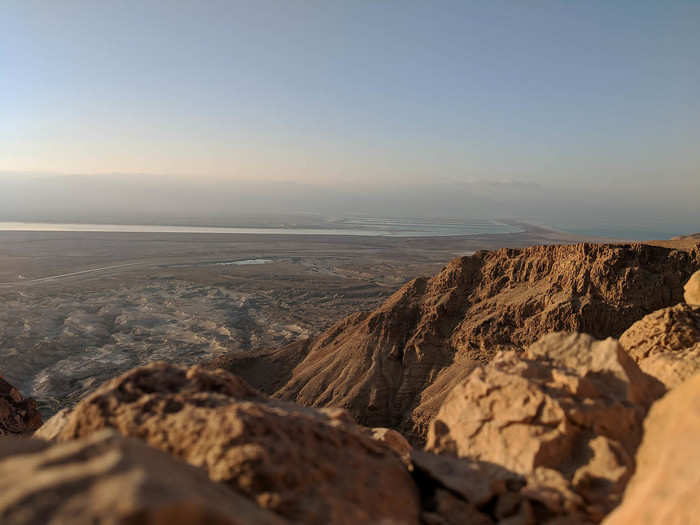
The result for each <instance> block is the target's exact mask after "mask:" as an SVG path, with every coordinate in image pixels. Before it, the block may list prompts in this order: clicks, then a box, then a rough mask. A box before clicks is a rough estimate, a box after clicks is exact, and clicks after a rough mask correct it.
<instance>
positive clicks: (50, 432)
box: [34, 408, 70, 441]
mask: <svg viewBox="0 0 700 525" xmlns="http://www.w3.org/2000/svg"><path fill="white" fill-rule="evenodd" d="M68 414H70V409H68V408H62V409H61V410H59V411H58V412H56V413H55V414H54V415H53V416H51V417H50V418H49V419H47V420H46V421H45V422H44V424H43V425H41V426H40V427H39V428H38V429H37V430H36V431H35V432H34V437H36V438H39V439H45V440H46V441H52V440H54V439H55V438H56V436H57V435H58V433H59V432H60V431H61V429H62V428H63V427H64V426H65V424H66V421H68Z"/></svg>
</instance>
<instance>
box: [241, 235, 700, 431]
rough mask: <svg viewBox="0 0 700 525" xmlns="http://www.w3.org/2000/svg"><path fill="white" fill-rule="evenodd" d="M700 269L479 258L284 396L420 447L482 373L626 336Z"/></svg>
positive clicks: (395, 305) (661, 255)
mask: <svg viewBox="0 0 700 525" xmlns="http://www.w3.org/2000/svg"><path fill="white" fill-rule="evenodd" d="M698 268H700V247H698V246H696V247H694V248H692V249H690V250H688V251H681V250H673V249H669V248H664V247H660V246H649V245H642V244H633V245H594V244H577V245H568V246H535V247H530V248H525V249H502V250H496V251H492V252H477V253H475V254H474V255H473V256H469V257H462V258H459V259H455V260H453V261H452V262H450V264H448V265H447V266H446V267H445V268H444V269H443V270H442V271H441V272H440V273H438V274H437V275H435V276H434V277H432V278H429V279H428V278H419V279H416V280H413V281H411V282H410V283H408V284H406V285H405V286H404V287H403V288H401V289H400V290H399V291H398V292H396V293H395V294H394V295H393V296H391V297H390V298H389V299H388V300H387V301H386V302H385V303H384V304H383V305H382V306H381V307H380V308H378V309H377V310H375V311H374V312H371V313H358V314H354V315H351V316H349V317H348V318H346V319H345V320H343V321H341V322H340V323H338V324H336V325H335V326H334V327H332V328H331V329H329V330H328V331H326V332H325V333H324V334H322V335H321V336H320V337H318V338H317V339H316V340H314V341H312V342H311V343H310V345H309V346H308V347H307V349H308V351H307V352H304V353H305V356H304V358H303V359H302V360H301V362H300V363H299V364H298V365H297V366H296V367H295V368H294V370H293V371H292V374H291V378H290V379H289V381H288V382H287V384H286V385H284V386H283V387H282V388H280V389H279V390H278V391H277V392H276V394H275V395H276V396H277V397H279V398H282V399H287V400H294V401H297V402H299V403H301V404H304V405H310V406H339V407H343V408H347V409H348V410H349V411H350V412H351V413H352V415H353V416H354V417H355V418H356V419H357V420H358V421H359V422H360V423H362V424H364V425H367V426H389V427H394V428H400V429H401V430H402V431H404V432H405V433H406V434H408V435H409V436H412V437H414V438H419V439H420V438H422V437H423V436H424V435H425V432H426V430H427V424H428V423H429V420H430V418H432V417H433V416H434V415H435V413H436V412H437V410H438V408H439V406H440V404H441V402H442V400H443V399H444V397H445V395H446V394H447V392H448V391H449V390H450V389H451V387H453V386H454V385H455V384H456V383H457V382H459V381H460V380H461V379H463V378H464V377H465V375H466V374H468V373H469V371H470V370H471V369H472V368H473V367H474V366H475V364H476V363H479V362H487V361H489V360H490V358H491V357H492V356H493V355H494V354H495V353H496V352H497V351H498V350H504V349H516V350H518V349H522V348H524V347H525V346H527V345H529V344H531V343H533V342H534V341H536V340H537V339H538V338H539V337H540V336H542V335H544V334H546V333H549V332H553V331H560V330H565V331H577V332H585V333H588V334H591V335H593V336H594V337H597V338H605V337H609V336H613V337H618V336H619V335H620V334H621V333H622V332H623V331H624V330H625V329H626V328H628V327H629V326H630V325H631V324H632V323H634V322H635V321H637V320H638V319H640V318H642V317H643V316H644V315H646V314H648V313H650V312H652V311H654V310H657V309H659V308H663V307H666V306H671V305H674V304H676V303H678V302H680V301H681V300H682V297H683V284H684V283H685V282H686V281H687V280H688V278H689V277H690V276H691V275H692V273H693V272H694V271H695V270H697V269H698ZM236 372H238V371H236ZM243 377H246V375H245V374H243ZM246 379H247V378H246ZM253 384H255V381H253Z"/></svg>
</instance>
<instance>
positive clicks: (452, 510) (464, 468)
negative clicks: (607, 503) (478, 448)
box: [411, 450, 591, 525]
mask: <svg viewBox="0 0 700 525" xmlns="http://www.w3.org/2000/svg"><path fill="white" fill-rule="evenodd" d="M411 466H412V469H413V474H414V477H415V479H416V483H417V485H418V486H419V487H420V488H421V500H422V501H423V513H422V515H421V518H422V520H423V522H424V523H427V524H434V525H452V524H454V525H461V524H463V523H475V524H482V525H491V524H496V523H498V524H502V525H535V524H538V523H546V524H548V525H549V524H551V525H554V524H556V523H559V524H560V525H584V524H590V523H591V521H590V520H588V519H587V518H586V516H584V515H583V514H582V513H580V512H576V511H575V510H564V509H563V508H562V507H561V506H559V507H557V506H553V505H551V504H550V505H548V504H546V503H550V502H548V501H547V499H546V498H547V496H549V497H550V498H551V497H552V494H550V493H549V492H551V487H550V486H547V487H546V490H547V491H549V492H546V491H545V490H543V489H542V488H538V489H539V490H533V487H532V486H526V480H525V478H524V477H523V476H522V475H520V474H517V473H515V472H512V471H509V470H508V469H506V468H503V467H502V466H500V465H496V464H495V463H490V462H487V461H479V460H475V459H469V458H456V457H452V456H448V455H436V454H431V453H429V452H424V451H418V450H416V451H414V452H413V453H412V454H411ZM557 474H558V473H557ZM560 477H561V476H560ZM555 495H556V496H560V495H559V493H556V494H555Z"/></svg>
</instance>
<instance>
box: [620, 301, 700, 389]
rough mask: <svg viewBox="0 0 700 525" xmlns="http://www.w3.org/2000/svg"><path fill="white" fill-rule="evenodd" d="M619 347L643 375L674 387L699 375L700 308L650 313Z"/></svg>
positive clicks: (673, 307)
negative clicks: (622, 348)
mask: <svg viewBox="0 0 700 525" xmlns="http://www.w3.org/2000/svg"><path fill="white" fill-rule="evenodd" d="M620 344H621V345H622V346H623V347H624V348H625V349H626V350H627V352H628V353H629V355H630V356H631V357H632V358H633V359H634V360H635V361H636V362H637V364H639V367H640V368H641V369H642V370H643V371H644V372H646V373H647V374H649V375H652V376H654V377H656V378H657V379H658V380H659V381H661V382H662V383H664V385H666V388H669V389H670V388H673V387H675V386H677V385H679V384H680V383H682V382H683V381H685V380H686V379H688V378H690V377H691V376H693V375H695V374H696V373H698V372H700V309H698V308H695V309H694V308H692V307H690V306H688V305H686V304H678V305H676V306H672V307H670V308H662V309H661V310H657V311H656V312H652V313H650V314H649V315H647V316H645V317H644V318H642V319H640V320H639V321H637V322H636V323H634V324H633V325H632V326H630V327H629V328H628V329H627V330H626V331H625V333H624V334H622V336H621V337H620Z"/></svg>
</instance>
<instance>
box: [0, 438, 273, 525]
mask: <svg viewBox="0 0 700 525" xmlns="http://www.w3.org/2000/svg"><path fill="white" fill-rule="evenodd" d="M0 494H2V495H1V496H0V522H1V523H3V524H4V525H39V524H43V523H51V524H52V525H88V524H95V523H100V524H105V525H108V524H109V525H111V524H114V525H116V524H121V525H125V524H129V525H158V524H165V523H178V524H182V525H199V524H202V523H208V524H212V525H283V524H284V523H285V521H284V520H283V519H281V518H279V517H277V516H275V514H273V513H271V512H269V511H266V510H264V509H260V508H259V507H257V506H256V505H255V504H253V503H251V502H250V501H248V500H247V499H246V498H244V497H242V496H240V495H238V494H235V493H233V492H232V491H230V490H229V489H227V488H226V487H224V486H222V485H219V484H216V483H213V482H211V481H210V480H209V479H207V476H206V474H205V473H204V472H201V471H200V470H199V469H196V468H193V467H191V466H189V465H186V464H185V463H182V462H179V461H176V460H173V459H172V458H170V457H168V456H167V455H166V454H163V453H162V452H160V451H158V450H154V449H153V448H151V447H148V446H146V445H145V444H143V443H140V442H139V441H137V440H133V439H124V438H123V437H121V436H119V435H118V434H117V433H116V432H113V431H109V430H103V431H101V432H98V433H95V434H93V435H91V436H90V437H88V438H85V439H81V440H78V441H72V442H70V443H61V444H54V445H50V444H49V443H46V442H44V441H41V440H39V439H26V438H23V439H20V438H17V437H5V438H0Z"/></svg>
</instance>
